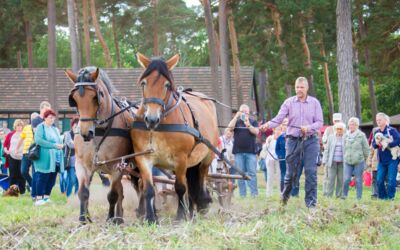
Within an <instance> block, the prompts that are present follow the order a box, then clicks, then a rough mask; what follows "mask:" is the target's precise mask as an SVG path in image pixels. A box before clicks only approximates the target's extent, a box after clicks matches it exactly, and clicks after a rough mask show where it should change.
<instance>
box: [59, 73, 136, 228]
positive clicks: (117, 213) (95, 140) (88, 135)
mask: <svg viewBox="0 0 400 250" xmlns="http://www.w3.org/2000/svg"><path fill="white" fill-rule="evenodd" d="M66 75H67V76H68V78H69V79H70V80H71V81H72V83H73V84H74V88H73V89H72V91H71V94H70V96H69V103H70V106H71V107H76V109H77V111H78V112H79V115H80V120H79V123H78V133H77V134H76V136H75V138H74V144H75V155H76V162H75V168H76V174H77V177H78V181H79V191H78V196H79V199H80V216H79V220H80V221H81V222H83V223H85V222H86V220H88V221H90V222H91V220H90V216H89V212H88V200H89V187H90V182H91V179H92V176H93V173H94V172H95V171H102V172H105V173H107V174H109V175H111V177H112V183H111V189H110V192H109V193H108V196H107V198H108V202H109V205H110V207H109V212H108V217H107V220H110V221H112V222H114V223H118V224H119V223H122V222H123V219H122V217H123V208H122V200H123V198H124V196H123V187H122V184H121V178H122V173H121V172H120V171H119V170H117V168H116V164H117V163H118V162H113V163H111V164H97V162H99V161H107V160H110V159H114V158H116V157H120V156H124V155H127V154H130V153H132V142H131V139H130V136H129V129H130V127H131V125H132V122H133V115H132V113H131V112H130V111H125V112H123V113H122V114H120V115H118V116H115V117H114V118H112V119H110V120H109V121H108V122H106V123H105V124H103V125H99V123H100V122H99V121H101V120H104V119H107V118H109V117H110V116H111V115H113V114H115V113H116V112H118V111H120V110H121V108H122V107H121V106H123V104H122V103H121V102H120V101H118V100H117V99H116V98H114V97H113V93H114V91H115V89H114V87H113V85H112V83H111V81H110V79H109V78H108V76H107V74H106V73H105V72H104V71H103V70H99V69H98V68H95V67H86V68H83V69H81V70H80V71H79V73H78V75H75V74H74V73H73V72H72V71H70V70H67V71H66ZM115 206H116V207H115Z"/></svg>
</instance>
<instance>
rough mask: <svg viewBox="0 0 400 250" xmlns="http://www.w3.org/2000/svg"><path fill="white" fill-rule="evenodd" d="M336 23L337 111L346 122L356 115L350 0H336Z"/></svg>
mask: <svg viewBox="0 0 400 250" xmlns="http://www.w3.org/2000/svg"><path fill="white" fill-rule="evenodd" d="M336 25H337V32H336V34H337V69H338V80H339V111H340V112H341V113H342V115H343V121H345V122H347V121H348V119H349V118H350V117H352V116H355V115H356V103H355V93H354V87H353V81H354V79H353V58H352V57H353V47H352V33H351V1H350V0H337V6H336Z"/></svg>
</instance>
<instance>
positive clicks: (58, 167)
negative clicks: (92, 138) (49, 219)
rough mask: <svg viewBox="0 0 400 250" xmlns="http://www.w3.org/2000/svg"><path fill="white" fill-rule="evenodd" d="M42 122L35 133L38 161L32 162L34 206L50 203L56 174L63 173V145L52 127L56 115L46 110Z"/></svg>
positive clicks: (56, 130) (55, 129) (50, 110)
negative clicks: (38, 150)
mask: <svg viewBox="0 0 400 250" xmlns="http://www.w3.org/2000/svg"><path fill="white" fill-rule="evenodd" d="M43 118H44V122H42V123H41V124H39V125H38V126H37V128H36V131H35V142H36V143H37V144H39V145H40V156H39V159H38V160H36V161H34V165H35V178H36V202H35V205H43V204H46V203H47V202H49V201H50V199H49V197H50V194H51V190H52V189H53V187H54V184H55V182H56V177H57V172H61V173H62V172H64V157H63V151H62V149H63V146H64V145H63V143H62V140H61V136H60V132H59V131H58V129H57V128H56V127H54V126H53V123H54V120H55V118H56V113H55V112H54V111H53V110H52V109H48V110H47V111H46V112H44V114H43Z"/></svg>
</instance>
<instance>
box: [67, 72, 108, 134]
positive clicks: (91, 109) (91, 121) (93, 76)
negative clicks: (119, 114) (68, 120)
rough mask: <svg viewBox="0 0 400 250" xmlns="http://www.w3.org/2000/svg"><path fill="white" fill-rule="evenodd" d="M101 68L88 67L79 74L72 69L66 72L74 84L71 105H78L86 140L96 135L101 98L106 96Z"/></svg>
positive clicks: (82, 130) (80, 131)
mask: <svg viewBox="0 0 400 250" xmlns="http://www.w3.org/2000/svg"><path fill="white" fill-rule="evenodd" d="M100 73H101V72H100V70H99V68H95V67H86V68H83V69H81V70H80V71H79V73H78V75H76V74H74V73H73V72H72V71H71V70H66V71H65V74H66V75H67V77H68V78H69V79H70V80H71V82H72V83H73V84H74V88H73V89H72V90H71V93H70V95H69V105H70V106H71V107H76V109H77V110H78V113H79V116H80V118H79V123H78V130H79V134H80V135H81V136H82V137H83V139H84V140H85V141H90V140H91V139H93V137H94V131H95V122H96V121H97V120H98V114H99V112H100V108H101V106H102V105H101V98H103V97H104V92H105V91H107V90H106V88H104V87H103V86H104V84H103V82H102V80H101V77H100Z"/></svg>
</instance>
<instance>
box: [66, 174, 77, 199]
mask: <svg viewBox="0 0 400 250" xmlns="http://www.w3.org/2000/svg"><path fill="white" fill-rule="evenodd" d="M63 175H64V177H65V178H64V179H65V190H64V191H65V193H66V194H67V197H69V196H70V195H71V194H72V189H73V188H74V187H75V191H74V193H75V194H76V192H78V188H79V185H78V178H76V172H75V167H70V168H69V169H68V170H65V171H64V173H63Z"/></svg>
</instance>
